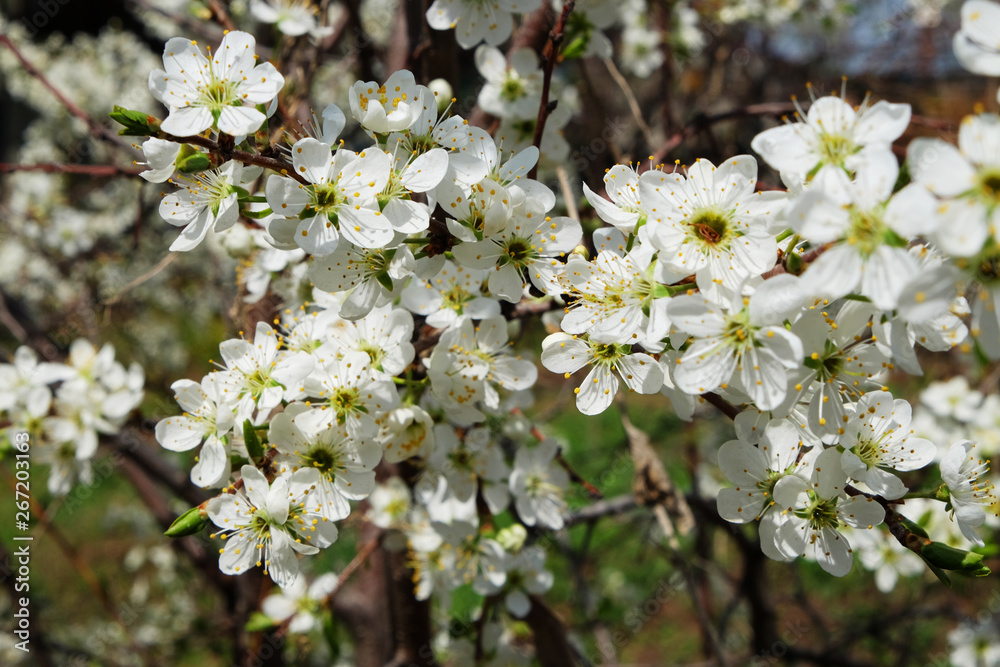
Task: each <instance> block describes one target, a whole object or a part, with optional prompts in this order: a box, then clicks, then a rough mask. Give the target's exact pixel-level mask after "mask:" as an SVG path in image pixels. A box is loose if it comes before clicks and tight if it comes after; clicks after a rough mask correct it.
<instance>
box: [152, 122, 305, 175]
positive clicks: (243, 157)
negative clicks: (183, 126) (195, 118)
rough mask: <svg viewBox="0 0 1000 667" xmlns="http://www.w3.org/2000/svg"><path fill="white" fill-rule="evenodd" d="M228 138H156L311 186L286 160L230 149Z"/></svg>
mask: <svg viewBox="0 0 1000 667" xmlns="http://www.w3.org/2000/svg"><path fill="white" fill-rule="evenodd" d="M226 136H228V135H221V136H220V140H219V141H212V140H211V139H207V138H205V137H202V136H192V137H175V136H173V135H170V134H165V133H160V134H159V135H157V137H156V138H157V139H163V140H164V141H173V142H175V143H179V144H191V145H193V146H201V147H202V148H207V149H208V150H209V151H211V152H213V153H218V154H219V155H220V156H221V157H222V158H223V159H224V160H236V161H238V162H242V163H244V164H252V165H256V166H258V167H263V168H265V169H270V170H271V171H276V172H278V173H279V174H281V175H282V176H288V177H289V178H292V179H294V180H296V181H298V182H299V183H301V184H303V185H309V181H307V180H306V179H304V178H302V177H301V176H300V175H298V174H297V173H295V170H294V169H292V165H291V164H289V163H288V162H285V161H284V160H279V159H278V158H274V157H268V156H266V155H260V154H259V153H248V152H247V151H244V150H240V149H238V148H228V147H225V146H223V145H222V144H223V141H222V137H226ZM230 139H232V137H230Z"/></svg>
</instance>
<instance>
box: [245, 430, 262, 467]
mask: <svg viewBox="0 0 1000 667" xmlns="http://www.w3.org/2000/svg"><path fill="white" fill-rule="evenodd" d="M243 441H244V443H246V446H247V452H248V453H249V454H250V460H252V461H253V462H254V464H256V463H258V462H259V461H260V460H261V459H263V458H264V445H262V444H260V438H259V437H257V431H255V430H254V428H253V424H251V423H250V420H249V419H247V420H246V421H244V422H243Z"/></svg>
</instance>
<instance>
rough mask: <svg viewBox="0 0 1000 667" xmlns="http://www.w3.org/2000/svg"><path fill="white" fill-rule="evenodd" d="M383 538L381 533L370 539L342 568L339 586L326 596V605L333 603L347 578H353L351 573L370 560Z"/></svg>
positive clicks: (338, 579) (338, 578) (338, 580)
mask: <svg viewBox="0 0 1000 667" xmlns="http://www.w3.org/2000/svg"><path fill="white" fill-rule="evenodd" d="M381 538H382V535H381V533H379V534H378V535H376V537H375V539H372V540H368V542H367V543H366V544H365V546H363V547H361V549H360V550H359V551H358V553H357V554H355V556H354V558H353V559H351V562H350V563H348V564H347V567H345V568H344V569H343V570H341V572H340V575H339V576H338V577H337V587H336V588H335V589H333V591H331V592H330V594H329V595H327V596H326V599H325V600H324V601H323V604H324V605H326V606H330V605H331V604H332V603H333V600H334V598H336V597H337V593H338V592H339V591H340V589H341V588H342V587H343V585H344V584H346V583H347V580H348V579H350V578H351V575H352V574H354V573H355V572H356V571H357V569H358V568H359V567H361V566H362V565H364V564H365V561H366V560H368V557H369V556H371V555H372V552H373V551H375V547H377V546H378V545H379V540H380V539H381Z"/></svg>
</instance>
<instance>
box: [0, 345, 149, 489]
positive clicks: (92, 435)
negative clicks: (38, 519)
mask: <svg viewBox="0 0 1000 667" xmlns="http://www.w3.org/2000/svg"><path fill="white" fill-rule="evenodd" d="M143 381H144V376H143V371H142V368H141V367H140V366H139V365H138V364H135V363H133V364H132V365H131V366H130V367H129V368H128V369H126V368H125V367H124V366H122V364H121V363H120V362H118V361H115V350H114V348H113V347H111V345H110V344H107V345H105V346H104V347H102V348H101V349H100V350H97V349H96V348H95V347H94V346H93V345H92V344H91V343H90V342H89V341H87V340H85V339H83V338H78V339H77V340H75V341H73V343H72V344H71V345H70V348H69V355H68V357H67V359H66V362H65V363H57V362H40V361H39V360H38V356H37V355H36V354H35V352H34V351H33V350H32V349H31V348H28V347H19V348H18V349H17V351H16V352H15V353H14V358H13V360H12V363H10V364H0V423H3V424H6V425H7V427H6V429H5V435H7V436H8V438H7V439H8V440H9V441H11V442H13V440H14V439H13V434H15V433H27V434H28V436H29V438H30V440H29V441H30V442H31V445H32V454H33V457H36V458H35V460H36V461H38V462H39V463H45V464H48V466H49V468H50V472H49V480H48V489H49V492H50V493H52V494H53V495H58V496H64V495H66V494H67V493H69V492H70V490H71V489H72V488H73V485H74V484H75V483H77V482H80V483H82V484H90V483H91V481H92V479H93V469H92V461H93V458H94V456H95V455H96V454H97V447H98V445H99V440H100V436H101V435H116V434H118V433H119V431H120V430H121V428H122V426H123V424H124V423H125V420H126V418H127V417H128V416H129V413H131V412H132V410H134V409H135V408H136V407H138V406H139V403H140V402H142V396H143V391H142V387H143Z"/></svg>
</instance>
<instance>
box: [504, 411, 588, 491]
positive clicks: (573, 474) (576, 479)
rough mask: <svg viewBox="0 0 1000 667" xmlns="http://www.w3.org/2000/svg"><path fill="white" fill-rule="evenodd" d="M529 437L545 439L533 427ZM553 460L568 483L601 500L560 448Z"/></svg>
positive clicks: (517, 412)
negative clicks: (580, 487)
mask: <svg viewBox="0 0 1000 667" xmlns="http://www.w3.org/2000/svg"><path fill="white" fill-rule="evenodd" d="M510 412H511V414H514V415H523V413H522V412H521V410H520V408H514V409H513V410H511V411H510ZM531 435H533V436H534V437H535V438H536V439H537V440H538V441H539V442H541V441H543V440H545V439H546V438H545V434H544V433H542V432H541V431H539V430H538V427H537V426H534V425H532V427H531ZM555 460H556V463H558V464H559V465H560V466H562V469H563V470H565V471H566V474H568V475H569V479H570V481H571V482H573V483H574V484H579V485H580V486H582V487H583V488H584V489H586V490H587V493H589V494H590V495H591V497H592V498H593V499H594V500H601V499H602V498H604V494H603V493H601V491H600V489H598V488H597V487H596V486H594V485H593V484H591V483H590V482H588V481H587V480H585V479H584V478H583V477H581V476H580V474H579V473H578V472H577V471H575V470H573V468H572V467H571V466H570V464H569V461H567V460H566V458H565V457H564V456H563V454H562V448H561V447H560V448H559V451H558V452H556V458H555Z"/></svg>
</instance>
